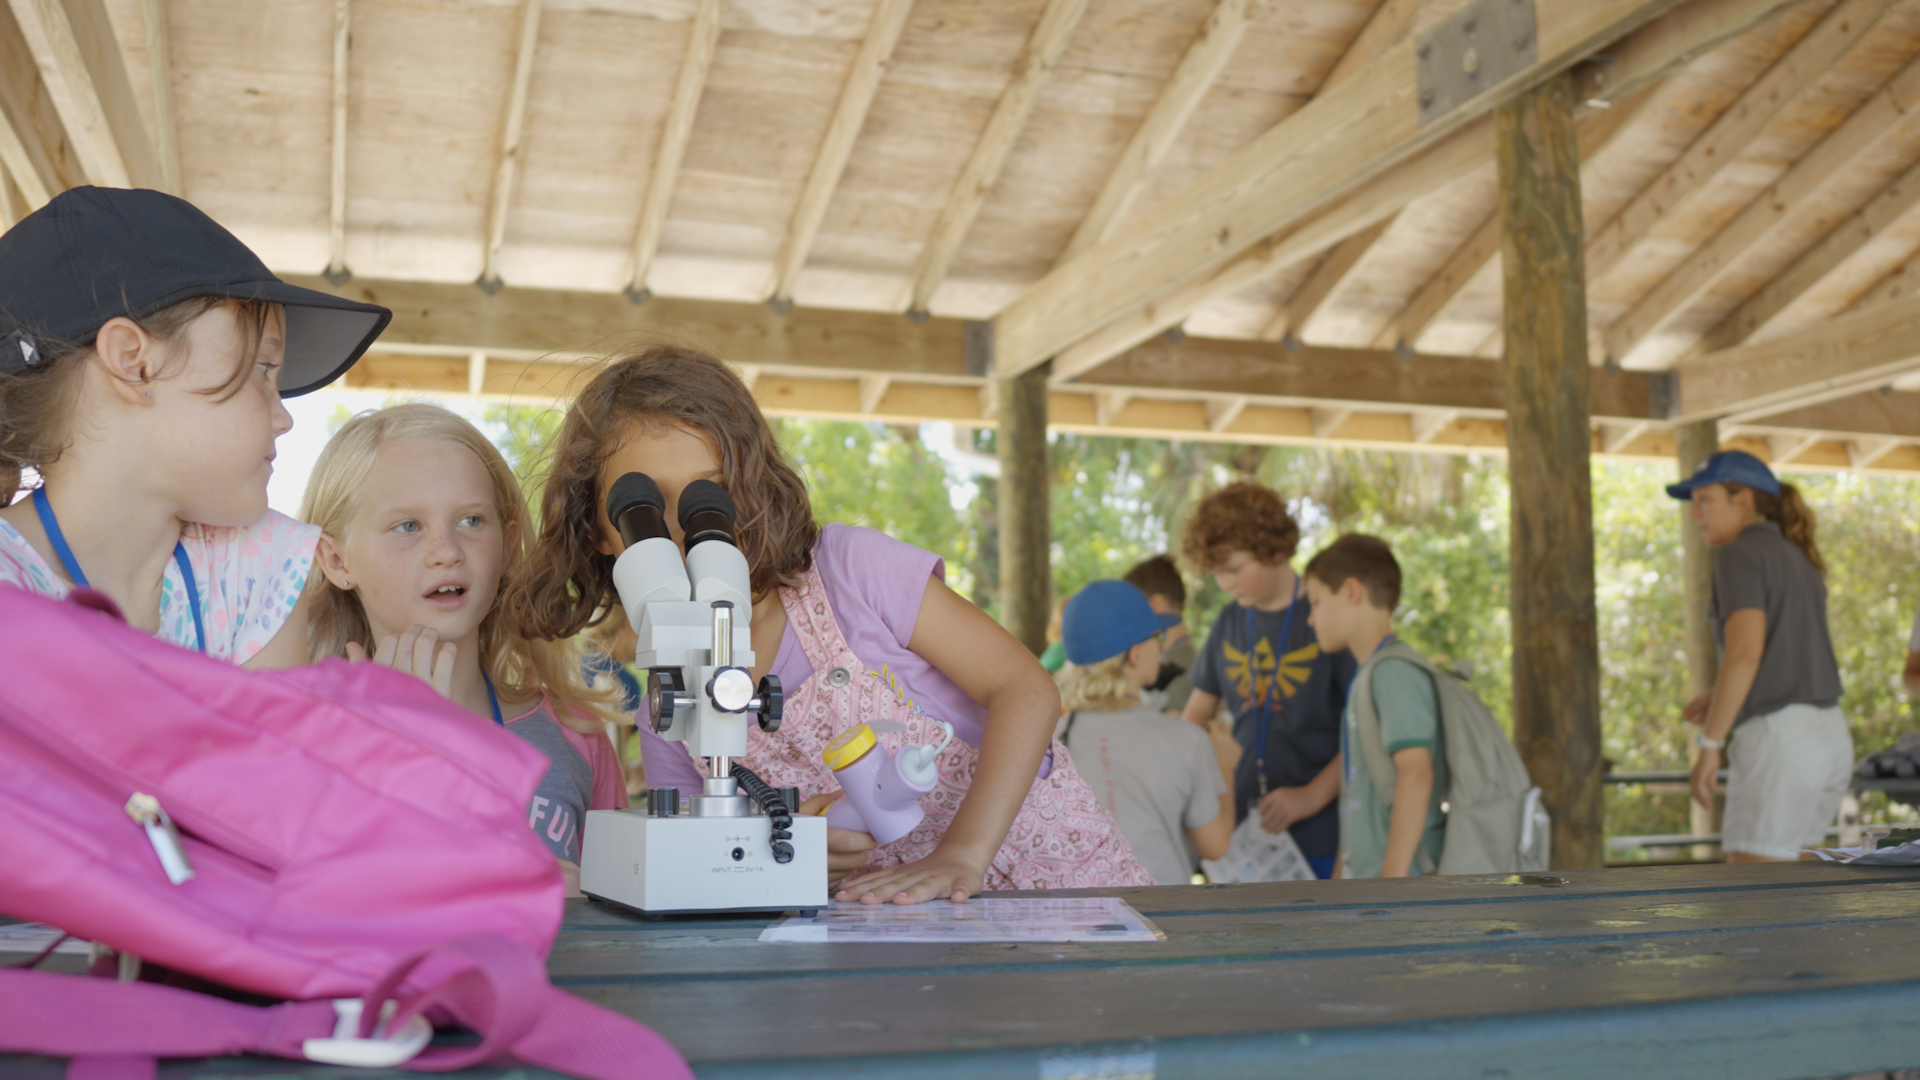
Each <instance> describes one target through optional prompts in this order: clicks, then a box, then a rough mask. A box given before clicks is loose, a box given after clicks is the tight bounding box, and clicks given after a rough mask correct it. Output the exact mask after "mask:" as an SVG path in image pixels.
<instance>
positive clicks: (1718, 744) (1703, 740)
mask: <svg viewBox="0 0 1920 1080" xmlns="http://www.w3.org/2000/svg"><path fill="white" fill-rule="evenodd" d="M1693 745H1695V746H1697V747H1699V748H1700V749H1702V750H1725V749H1726V748H1727V740H1725V739H1709V738H1707V733H1706V732H1705V731H1696V732H1694V733H1693Z"/></svg>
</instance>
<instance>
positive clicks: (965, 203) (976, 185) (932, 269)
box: [905, 0, 1087, 318]
mask: <svg viewBox="0 0 1920 1080" xmlns="http://www.w3.org/2000/svg"><path fill="white" fill-rule="evenodd" d="M1086 10H1087V0H1047V7H1046V10H1045V11H1043V12H1041V14H1040V22H1039V25H1037V26H1035V27H1034V30H1033V36H1032V37H1030V38H1029V39H1028V40H1027V47H1026V52H1025V53H1024V54H1023V55H1022V56H1021V57H1020V62H1019V64H1018V65H1016V67H1015V68H1014V73H1013V80H1012V81H1011V82H1009V83H1008V84H1007V88H1006V90H1005V91H1004V92H1002V93H1001V95H1000V100H999V102H998V103H997V104H995V105H994V108H993V115H992V116H990V117H989V118H988V119H987V126H986V129H985V130H984V131H982V132H981V133H980V139H979V141H978V142H976V143H974V145H973V152H972V153H971V154H969V155H968V156H967V163H966V164H965V165H964V166H962V167H961V169H960V178H959V179H958V180H956V181H954V184H953V188H952V190H950V191H949V192H948V193H947V201H946V205H944V206H942V207H941V208H940V216H939V217H938V218H935V219H934V223H933V232H932V234H931V235H930V236H928V238H927V242H926V244H925V245H924V246H922V247H921V249H920V256H919V258H918V259H916V260H915V261H914V265H913V274H912V276H911V278H910V279H909V284H908V288H907V299H906V304H905V307H906V310H907V311H908V312H910V313H912V314H913V315H914V316H915V317H916V318H919V317H924V316H925V315H926V313H927V312H928V310H929V307H928V305H929V304H931V303H932V301H933V294H934V291H935V290H937V289H939V287H940V283H941V282H942V281H945V280H946V277H947V271H948V270H949V269H950V268H952V266H953V260H954V256H956V255H958V254H959V253H960V242H961V241H962V240H965V239H966V237H967V230H968V229H971V228H972V227H973V222H974V219H975V218H977V217H978V216H979V215H980V208H981V207H982V206H984V205H986V201H987V193H988V192H990V191H992V190H993V185H994V183H995V182H996V181H997V180H999V179H1000V170H1001V168H1002V167H1004V166H1005V165H1006V163H1007V157H1008V156H1009V155H1011V154H1012V153H1013V147H1014V143H1016V142H1018V141H1019V139H1020V132H1021V131H1022V130H1024V129H1025V128H1026V126H1027V118H1028V117H1029V116H1032V115H1033V107H1034V106H1035V105H1036V104H1038V103H1039V101H1040V91H1041V89H1042V88H1043V87H1045V86H1046V83H1047V77H1048V76H1049V75H1051V74H1052V72H1053V65H1054V64H1055V63H1057V62H1058V61H1059V59H1060V54H1061V53H1063V52H1065V51H1066V48H1067V41H1068V39H1069V38H1071V37H1072V36H1073V31H1074V29H1075V28H1076V27H1078V26H1079V25H1080V17H1081V16H1082V15H1084V14H1086Z"/></svg>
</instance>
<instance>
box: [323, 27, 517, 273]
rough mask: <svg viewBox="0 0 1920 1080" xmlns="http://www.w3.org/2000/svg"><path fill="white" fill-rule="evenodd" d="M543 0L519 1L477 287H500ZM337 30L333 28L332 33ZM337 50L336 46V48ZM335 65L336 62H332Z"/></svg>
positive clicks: (337, 30) (336, 32) (488, 200)
mask: <svg viewBox="0 0 1920 1080" xmlns="http://www.w3.org/2000/svg"><path fill="white" fill-rule="evenodd" d="M542 6H543V0H520V36H519V38H518V39H517V41H518V44H517V46H516V47H515V48H514V51H513V82H512V83H511V84H509V86H508V90H507V103H506V106H505V107H504V108H503V109H502V110H501V115H500V148H499V150H498V151H497V152H496V153H495V155H494V165H493V189H492V191H491V192H490V193H489V194H488V197H487V249H486V258H485V261H484V262H483V263H482V265H481V267H480V282H479V284H480V287H481V288H482V289H489V290H491V289H497V288H499V287H500V249H501V248H502V247H504V246H505V245H506V242H507V212H508V211H509V210H511V209H513V189H514V185H515V181H517V180H518V179H519V176H520V160H521V157H522V156H523V155H524V154H525V152H526V126H527V88H528V87H530V86H532V85H533V58H534V53H535V52H536V50H537V49H538V47H539V44H540V12H541V8H542ZM338 33H339V27H338V26H337V25H336V26H335V34H336V35H337V34H338ZM336 48H337V46H336ZM335 62H336V63H338V61H337V60H336V61H335Z"/></svg>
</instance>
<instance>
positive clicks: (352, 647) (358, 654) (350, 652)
mask: <svg viewBox="0 0 1920 1080" xmlns="http://www.w3.org/2000/svg"><path fill="white" fill-rule="evenodd" d="M366 658H367V650H365V649H363V648H361V647H360V643H359V642H357V641H349V642H347V659H348V660H349V661H351V662H352V663H355V664H357V663H359V662H361V661H362V660H365V659H366Z"/></svg>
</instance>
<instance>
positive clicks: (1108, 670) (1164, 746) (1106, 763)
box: [1058, 581, 1240, 885]
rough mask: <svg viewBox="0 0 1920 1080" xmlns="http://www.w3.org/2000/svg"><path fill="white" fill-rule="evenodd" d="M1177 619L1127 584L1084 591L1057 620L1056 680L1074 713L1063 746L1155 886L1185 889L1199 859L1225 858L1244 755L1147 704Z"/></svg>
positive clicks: (1229, 743)
mask: <svg viewBox="0 0 1920 1080" xmlns="http://www.w3.org/2000/svg"><path fill="white" fill-rule="evenodd" d="M1178 618H1179V616H1178V615H1175V614H1163V613H1157V612H1155V611H1154V610H1153V608H1152V607H1151V606H1150V605H1149V604H1148V603H1147V598H1146V596H1145V595H1144V594H1142V593H1141V592H1140V590H1139V589H1138V588H1135V587H1134V586H1132V585H1129V584H1127V583H1126V582H1124V581H1096V582H1094V583H1093V584H1091V585H1088V586H1087V587H1086V588H1085V589H1082V590H1081V591H1080V592H1079V593H1077V594H1075V595H1074V597H1073V599H1071V600H1069V601H1067V606H1066V609H1065V611H1064V612H1063V614H1062V617H1061V638H1060V639H1061V644H1062V645H1063V646H1064V647H1065V649H1066V654H1067V661H1068V662H1067V665H1066V666H1065V667H1063V668H1062V669H1061V670H1060V673H1059V676H1058V678H1059V680H1060V685H1061V696H1062V698H1063V699H1064V701H1065V703H1066V706H1067V708H1068V709H1069V710H1070V711H1069V713H1068V714H1067V718H1066V722H1065V734H1064V735H1063V736H1062V739H1063V741H1064V742H1065V743H1066V746H1067V752H1068V753H1069V754H1072V755H1073V763H1074V767H1075V768H1077V769H1078V770H1079V771H1080V775H1081V776H1083V777H1085V778H1086V781H1087V786H1088V787H1090V788H1092V789H1093V793H1094V795H1095V797H1097V798H1098V799H1099V800H1100V803H1101V805H1102V806H1105V807H1106V809H1107V812H1108V813H1110V814H1112V815H1113V819H1114V823H1115V824H1117V825H1118V826H1119V827H1120V835H1121V836H1124V837H1125V838H1126V840H1127V843H1128V845H1129V846H1131V847H1132V848H1133V852H1134V854H1135V855H1137V856H1139V858H1140V862H1141V864H1142V865H1144V866H1145V867H1146V868H1147V872H1148V873H1150V874H1152V875H1153V880H1154V883H1155V884H1157V885H1183V884H1186V883H1187V882H1188V881H1189V880H1190V879H1191V878H1192V876H1193V871H1194V866H1195V863H1196V860H1197V859H1199V858H1201V857H1204V858H1209V859H1217V858H1220V857H1221V856H1222V855H1225V854H1226V853H1227V843H1228V841H1229V840H1230V839H1231V838H1232V835H1233V802H1232V798H1231V796H1230V795H1229V794H1228V792H1229V791H1230V790H1231V788H1230V786H1229V785H1228V782H1227V778H1228V777H1229V776H1231V775H1232V770H1233V766H1234V765H1235V764H1236V763H1237V760H1238V757H1239V751H1240V748H1239V746H1238V744H1236V743H1234V742H1233V741H1232V739H1231V737H1229V736H1227V735H1226V733H1225V732H1224V731H1223V732H1221V734H1220V736H1219V738H1220V741H1222V742H1224V747H1223V748H1220V749H1216V747H1215V745H1214V741H1215V740H1213V739H1211V738H1210V737H1209V736H1208V734H1207V733H1206V732H1203V731H1201V730H1200V729H1199V728H1197V727H1195V726H1194V725H1192V724H1189V723H1187V722H1186V721H1184V720H1181V719H1179V718H1178V717H1173V716H1168V715H1167V714H1165V713H1163V712H1160V711H1158V710H1157V709H1154V708H1151V707H1149V706H1147V705H1144V704H1142V703H1141V700H1140V691H1141V688H1143V687H1145V686H1148V685H1150V684H1152V683H1153V682H1154V680H1156V679H1157V678H1159V676H1160V657H1161V642H1162V638H1163V637H1164V635H1165V632H1166V629H1167V628H1168V627H1169V626H1170V625H1171V624H1172V622H1174V621H1177V620H1178ZM1221 753H1226V754H1228V755H1230V757H1229V758H1228V759H1226V760H1223V759H1222V758H1221V757H1220V756H1219V755H1220V754H1221Z"/></svg>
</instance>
